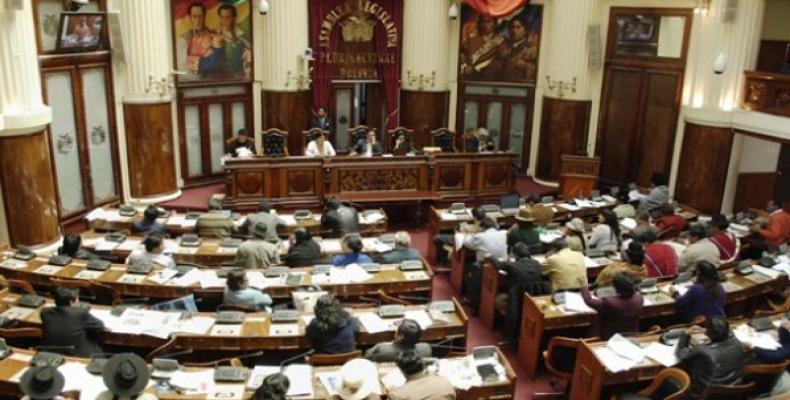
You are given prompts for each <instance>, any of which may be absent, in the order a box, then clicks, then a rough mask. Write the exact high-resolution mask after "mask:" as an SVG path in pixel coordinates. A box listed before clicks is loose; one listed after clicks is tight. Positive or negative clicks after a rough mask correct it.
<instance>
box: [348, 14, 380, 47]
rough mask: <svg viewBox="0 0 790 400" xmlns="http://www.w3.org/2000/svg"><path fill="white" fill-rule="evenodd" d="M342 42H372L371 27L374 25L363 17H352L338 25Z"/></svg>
mask: <svg viewBox="0 0 790 400" xmlns="http://www.w3.org/2000/svg"><path fill="white" fill-rule="evenodd" d="M340 25H341V29H342V30H341V33H342V36H343V41H344V42H369V41H371V40H373V27H374V26H375V25H376V24H375V23H374V22H373V21H371V20H369V19H368V18H367V17H365V15H354V16H352V17H348V18H347V19H346V20H345V21H343V22H341V23H340Z"/></svg>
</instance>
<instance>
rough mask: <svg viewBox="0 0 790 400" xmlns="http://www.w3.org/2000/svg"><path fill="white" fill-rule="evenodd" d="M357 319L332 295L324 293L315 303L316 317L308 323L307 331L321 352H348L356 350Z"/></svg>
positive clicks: (315, 347)
mask: <svg viewBox="0 0 790 400" xmlns="http://www.w3.org/2000/svg"><path fill="white" fill-rule="evenodd" d="M357 326H358V323H357V320H356V319H354V318H352V317H351V315H349V313H348V312H347V311H346V310H344V309H343V305H342V304H340V301H338V300H337V298H335V297H334V296H332V295H329V294H328V295H324V296H321V297H319V298H318V301H316V303H315V318H313V320H312V321H310V324H309V325H307V329H306V330H305V333H306V334H307V337H308V338H309V339H310V340H311V341H312V342H313V348H314V349H315V352H316V353H319V354H337V353H348V352H351V351H354V350H356V348H357V346H356V343H355V342H354V336H355V334H356V332H357Z"/></svg>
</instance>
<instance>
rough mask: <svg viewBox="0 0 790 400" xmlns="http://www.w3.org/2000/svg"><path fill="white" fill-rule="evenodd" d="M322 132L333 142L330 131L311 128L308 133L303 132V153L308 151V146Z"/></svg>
mask: <svg viewBox="0 0 790 400" xmlns="http://www.w3.org/2000/svg"><path fill="white" fill-rule="evenodd" d="M321 132H323V134H324V136H325V137H326V140H329V141H330V142H332V140H331V138H330V137H329V136H330V132H329V131H328V130H326V129H321V128H310V129H308V130H306V131H302V151H305V150H306V149H307V144H308V143H310V141H311V140H313V139H315V138H316V136H317V135H318V133H321Z"/></svg>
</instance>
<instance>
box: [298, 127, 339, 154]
mask: <svg viewBox="0 0 790 400" xmlns="http://www.w3.org/2000/svg"><path fill="white" fill-rule="evenodd" d="M336 154H337V153H335V148H334V147H332V143H330V142H329V141H328V140H326V135H325V134H324V132H322V131H318V132H316V133H315V136H313V140H311V141H310V143H308V144H307V149H306V150H305V151H304V155H306V156H308V157H327V156H334V155H336Z"/></svg>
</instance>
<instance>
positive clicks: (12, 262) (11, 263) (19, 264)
mask: <svg viewBox="0 0 790 400" xmlns="http://www.w3.org/2000/svg"><path fill="white" fill-rule="evenodd" d="M0 267H3V268H8V269H22V268H25V267H27V262H25V261H22V260H17V259H14V258H9V259H7V260H5V261H3V262H1V263H0Z"/></svg>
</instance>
